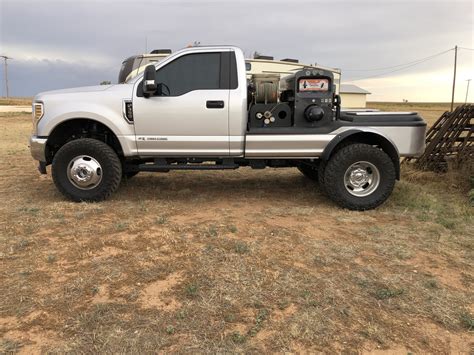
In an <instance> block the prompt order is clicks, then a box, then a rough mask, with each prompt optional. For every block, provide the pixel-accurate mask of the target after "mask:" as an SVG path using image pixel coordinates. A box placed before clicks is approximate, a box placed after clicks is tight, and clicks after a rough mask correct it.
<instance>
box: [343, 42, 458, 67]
mask: <svg viewBox="0 0 474 355" xmlns="http://www.w3.org/2000/svg"><path fill="white" fill-rule="evenodd" d="M453 49H454V48H450V49H448V50H445V51H443V52H440V53H437V54H433V55H430V56H428V57H424V58H420V59H416V60H413V61H411V62H407V63H404V64H398V65H392V66H390V67H381V68H374V69H344V71H377V70H385V69H394V68H399V67H404V66H406V65H410V64H414V63H418V62H420V61H423V60H428V59H431V58H435V57H437V56H439V55H441V54H444V53H448V52H449V51H452V50H453Z"/></svg>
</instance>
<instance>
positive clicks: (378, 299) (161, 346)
mask: <svg viewBox="0 0 474 355" xmlns="http://www.w3.org/2000/svg"><path fill="white" fill-rule="evenodd" d="M397 110H400V108H397ZM410 110H411V109H410ZM438 110H443V108H441V107H435V108H433V107H426V111H427V112H428V111H429V112H438ZM30 130H31V118H30V116H29V115H23V114H10V115H4V116H2V117H0V135H1V137H2V139H1V140H0V161H1V163H2V166H3V169H1V171H0V193H1V196H2V203H1V204H0V265H1V276H0V277H1V279H0V292H1V298H0V337H1V340H0V352H1V353H10V352H17V351H18V352H22V353H25V354H26V353H35V352H36V353H38V352H52V353H64V352H74V353H97V352H107V353H118V352H120V353H124V352H130V353H132V352H133V353H144V352H147V353H151V352H158V351H163V352H196V351H197V352H253V353H257V352H262V351H267V352H270V351H272V352H273V351H275V352H276V351H278V352H283V351H291V352H296V353H302V352H315V351H323V352H326V353H333V352H343V353H347V354H349V353H350V354H352V353H378V352H379V351H382V350H386V351H388V350H390V353H397V354H406V353H408V352H411V353H426V352H430V353H450V352H451V353H456V354H458V353H466V354H468V353H470V352H472V351H473V333H472V331H473V330H474V303H473V301H474V300H473V298H474V296H473V293H472V289H473V282H474V269H473V261H474V252H473V251H474V238H473V237H474V232H473V231H474V223H473V208H472V207H470V206H469V204H468V199H467V197H466V194H467V189H468V187H467V186H466V184H465V183H464V182H462V180H461V179H458V177H457V175H456V174H454V173H452V174H449V175H444V176H440V175H436V174H434V173H422V172H418V171H414V170H411V169H409V168H407V167H405V168H404V171H403V177H402V181H400V182H398V183H397V185H396V188H395V191H394V193H393V195H392V196H391V198H390V199H389V201H388V202H387V203H386V204H384V205H383V206H382V207H380V208H378V209H377V210H374V211H367V212H363V213H360V212H351V211H347V210H341V209H339V208H338V207H336V206H335V205H334V204H333V203H331V202H330V201H329V200H328V199H327V198H325V197H324V196H323V195H322V194H321V193H320V191H319V189H318V187H317V185H315V184H314V183H313V182H311V181H309V180H307V179H306V178H304V177H303V176H302V175H301V174H300V173H299V172H298V171H297V170H296V169H280V170H270V169H266V170H263V171H261V170H250V169H246V168H244V169H240V170H238V171H232V172H225V171H224V172H171V173H168V174H151V173H141V174H139V175H138V176H136V177H134V178H133V179H131V180H130V181H125V182H123V183H122V185H121V187H120V188H119V190H118V192H117V193H116V194H114V195H113V196H112V198H111V199H110V200H108V201H105V202H103V203H95V204H87V203H79V204H77V203H71V202H68V201H66V200H64V198H63V197H62V196H61V195H60V194H59V193H58V192H57V191H56V189H55V187H54V185H53V183H52V181H51V177H50V175H49V174H48V175H47V176H40V175H39V174H38V173H37V171H36V166H35V163H34V162H33V161H32V159H31V157H30V155H29V150H28V147H27V137H28V135H29V133H30Z"/></svg>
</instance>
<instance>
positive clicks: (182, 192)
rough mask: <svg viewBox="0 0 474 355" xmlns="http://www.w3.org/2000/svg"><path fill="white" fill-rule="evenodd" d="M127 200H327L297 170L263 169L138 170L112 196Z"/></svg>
mask: <svg viewBox="0 0 474 355" xmlns="http://www.w3.org/2000/svg"><path fill="white" fill-rule="evenodd" d="M113 198H114V199H119V200H120V199H123V200H128V201H143V200H167V201H190V202H191V201H193V200H200V199H203V198H205V199H206V200H207V201H208V202H211V201H216V202H222V201H228V202H232V201H234V200H235V199H239V200H241V201H242V200H253V199H260V198H262V199H268V200H275V199H277V200H279V201H284V200H288V201H294V200H298V201H306V202H309V203H311V202H313V203H314V202H315V201H316V200H317V201H321V202H323V201H324V202H329V200H328V199H327V198H326V197H325V196H324V195H323V194H322V192H321V191H320V189H319V185H318V184H317V183H316V182H314V181H311V180H309V179H308V178H306V177H304V176H302V175H301V173H299V172H298V171H297V170H296V169H278V170H276V169H275V170H273V169H265V170H251V169H246V168H243V169H239V170H238V171H219V172H203V171H173V172H170V173H164V174H157V173H140V174H138V175H137V176H135V177H134V178H132V179H130V180H124V181H122V184H121V186H120V188H119V190H118V191H117V193H116V194H115V196H114V197H113Z"/></svg>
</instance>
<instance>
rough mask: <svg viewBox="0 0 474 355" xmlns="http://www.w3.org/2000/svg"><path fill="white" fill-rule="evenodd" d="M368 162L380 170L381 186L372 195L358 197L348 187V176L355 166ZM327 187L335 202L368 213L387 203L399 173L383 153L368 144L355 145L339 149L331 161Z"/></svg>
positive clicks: (326, 170)
mask: <svg viewBox="0 0 474 355" xmlns="http://www.w3.org/2000/svg"><path fill="white" fill-rule="evenodd" d="M359 161H367V162H369V163H372V164H373V165H374V166H375V167H376V168H377V169H378V171H379V174H380V181H379V185H378V187H377V188H376V189H375V190H374V191H373V192H372V193H371V194H369V195H368V196H364V197H357V196H354V195H352V194H350V193H349V192H348V191H347V189H346V187H345V184H344V174H345V173H346V171H347V169H348V168H349V167H350V166H351V165H352V164H354V163H356V162H359ZM323 175H324V177H323V184H324V189H325V191H326V194H327V195H328V196H329V198H330V199H331V200H333V201H334V202H335V203H337V204H338V205H340V206H341V207H343V208H347V209H350V210H357V211H364V210H369V209H373V208H376V207H378V206H380V205H381V204H382V203H384V202H385V201H386V200H387V198H388V197H389V196H390V194H391V193H392V190H393V187H394V186H395V180H396V172H395V166H394V163H393V161H392V160H391V159H390V157H389V156H388V155H387V154H386V153H385V152H384V151H382V150H380V149H378V148H375V147H373V146H371V145H368V144H360V143H354V144H351V145H348V146H346V147H343V148H341V149H339V150H338V151H337V152H336V153H334V155H333V156H332V157H331V158H330V160H329V161H328V162H327V165H326V167H325V169H324V174H323Z"/></svg>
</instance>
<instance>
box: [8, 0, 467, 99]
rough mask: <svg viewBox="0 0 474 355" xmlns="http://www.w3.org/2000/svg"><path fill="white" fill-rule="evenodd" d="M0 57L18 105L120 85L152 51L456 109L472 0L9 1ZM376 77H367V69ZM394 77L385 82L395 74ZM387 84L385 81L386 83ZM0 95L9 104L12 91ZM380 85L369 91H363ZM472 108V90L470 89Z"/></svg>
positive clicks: (460, 96)
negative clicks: (269, 68)
mask: <svg viewBox="0 0 474 355" xmlns="http://www.w3.org/2000/svg"><path fill="white" fill-rule="evenodd" d="M0 4H1V5H0V23H1V28H0V55H8V56H10V57H12V58H13V60H11V61H10V62H9V67H8V68H9V81H10V96H32V95H35V94H36V93H38V92H40V91H45V90H51V89H58V88H66V87H74V86H84V85H96V84H98V83H100V82H101V81H103V80H111V81H112V82H116V81H117V75H118V71H119V69H120V65H121V62H122V60H123V59H124V58H126V57H128V56H131V55H134V54H139V53H143V52H144V51H145V39H146V38H147V39H148V41H147V42H148V50H150V49H153V48H171V49H173V50H177V49H180V48H182V47H185V46H186V45H188V44H189V43H192V42H194V41H199V42H201V44H234V45H238V46H240V47H241V48H242V49H243V50H244V51H245V53H246V54H247V56H249V55H250V54H251V53H253V52H254V51H258V52H260V53H262V54H266V55H272V56H274V57H275V58H276V59H280V58H286V57H292V58H298V59H299V60H300V62H303V63H314V62H317V63H319V64H322V65H326V66H332V67H338V68H341V69H342V73H343V75H342V78H343V82H351V83H354V84H357V85H359V86H361V87H363V88H365V89H367V90H369V91H371V92H372V95H371V97H370V98H369V100H390V101H401V100H402V99H408V100H410V101H450V98H451V84H452V70H453V68H452V67H453V60H454V52H453V51H450V52H448V53H445V54H443V55H440V56H438V57H435V58H434V59H432V60H428V61H426V62H423V63H420V64H418V65H414V66H412V67H410V68H408V69H406V70H399V71H396V72H392V73H388V72H390V71H393V70H396V69H400V67H395V68H389V69H383V70H376V71H373V70H371V69H375V68H387V67H392V66H396V65H399V64H404V63H408V62H413V61H415V60H418V59H421V58H425V57H429V56H431V55H434V54H437V53H440V52H443V51H445V50H448V49H450V48H453V47H454V45H456V44H457V45H459V46H462V47H466V48H473V47H474V43H473V17H474V16H473V5H472V1H469V0H468V1H456V0H442V1H439V0H438V1H436V0H429V1H424V0H418V1H417V0H409V1H382V0H378V1H376V0H372V1H355V0H354V1H348V0H344V1H342V0H341V1H337V0H332V1H316V0H313V1H295V0H287V1H255V0H254V1H242V0H241V1H223V0H221V1H197V0H196V1H189V0H188V1H179V0H178V1H159V0H154V1H146V0H134V1H132V0H128V1H124V0H121V1H117V0H115V1H113V0H102V1H100V0H96V1H90V0H82V1H81V0H62V1H50V0H37V1H33V0H0ZM473 58H474V51H472V50H467V49H462V50H460V51H459V55H458V64H459V67H458V76H457V82H458V85H457V87H456V90H457V94H456V99H457V100H458V101H464V97H465V93H466V79H468V78H473V79H474V64H473V62H474V60H473ZM366 69H368V70H366ZM387 73H388V74H387ZM380 74H381V75H380ZM3 75H4V74H3V70H2V74H1V77H0V79H1V80H2V83H1V84H2V90H1V92H0V93H1V95H2V96H4V95H5V88H4V84H3V79H4V76H3ZM374 75H380V76H376V77H373V78H370V79H366V80H356V79H359V78H365V77H369V76H374ZM472 84H473V85H472V86H471V88H472V90H471V92H472V95H469V96H470V101H471V102H472V101H473V98H474V82H472Z"/></svg>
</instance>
